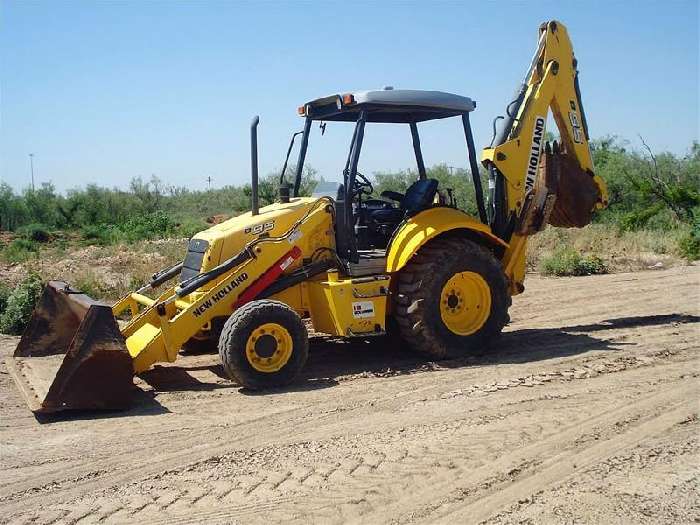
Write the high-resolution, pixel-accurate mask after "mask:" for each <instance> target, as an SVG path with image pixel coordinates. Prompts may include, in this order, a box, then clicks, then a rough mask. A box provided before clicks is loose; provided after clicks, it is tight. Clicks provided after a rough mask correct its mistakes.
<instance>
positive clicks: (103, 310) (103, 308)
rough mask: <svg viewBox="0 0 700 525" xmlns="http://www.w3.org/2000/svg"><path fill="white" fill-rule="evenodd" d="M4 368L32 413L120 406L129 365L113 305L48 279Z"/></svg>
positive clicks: (129, 381)
mask: <svg viewBox="0 0 700 525" xmlns="http://www.w3.org/2000/svg"><path fill="white" fill-rule="evenodd" d="M7 366H8V369H9V371H10V373H11V374H12V376H13V378H14V380H15V382H16V383H17V385H18V387H19V389H20V391H21V392H22V394H23V396H24V397H25V399H26V401H27V404H28V405H29V407H30V409H31V410H32V411H33V412H36V413H47V412H58V411H61V410H91V409H121V408H127V407H128V406H129V405H130V403H131V397H132V394H133V389H134V385H133V367H132V362H131V357H130V355H129V352H128V351H127V349H126V345H125V343H124V337H123V336H122V334H121V332H120V331H119V326H118V325H117V322H116V320H115V319H114V316H113V315H112V308H111V307H110V306H109V305H107V304H105V303H101V302H99V301H95V300H94V299H92V298H90V297H89V296H87V295H85V294H82V293H80V292H79V291H77V290H74V289H71V288H70V286H69V285H68V284H66V283H64V282H61V281H50V282H49V283H48V284H47V286H46V287H45V288H44V291H43V293H42V296H41V298H40V299H39V302H38V304H37V306H36V308H35V309H34V312H33V313H32V318H31V320H30V322H29V326H28V327H27V329H26V330H25V331H24V334H23V335H22V339H21V340H20V342H19V344H18V345H17V348H16V350H15V353H14V356H13V357H11V358H9V359H8V361H7Z"/></svg>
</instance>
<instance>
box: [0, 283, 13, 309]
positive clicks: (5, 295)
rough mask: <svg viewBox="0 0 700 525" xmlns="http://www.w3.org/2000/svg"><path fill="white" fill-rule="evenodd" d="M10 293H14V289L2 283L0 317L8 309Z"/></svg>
mask: <svg viewBox="0 0 700 525" xmlns="http://www.w3.org/2000/svg"><path fill="white" fill-rule="evenodd" d="M10 293H12V289H11V288H10V287H9V286H8V285H6V284H5V283H0V315H2V313H3V312H4V311H5V308H6V307H7V299H8V297H10Z"/></svg>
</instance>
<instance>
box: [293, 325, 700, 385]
mask: <svg viewBox="0 0 700 525" xmlns="http://www.w3.org/2000/svg"><path fill="white" fill-rule="evenodd" d="M697 322H700V317H699V316H695V315H687V314H667V315H650V316H636V317H620V318H614V319H608V320H605V321H601V322H600V323H595V324H589V325H575V326H567V327H561V328H525V329H519V330H513V331H506V332H504V333H503V335H502V337H501V338H500V339H499V342H498V346H497V347H496V348H491V349H489V350H486V351H484V352H482V353H479V354H472V355H469V356H464V357H460V358H454V359H446V360H442V361H439V362H433V361H430V360H427V359H426V358H423V357H421V356H418V355H416V354H414V353H412V352H411V351H409V350H408V349H407V348H406V346H405V343H403V342H401V341H396V340H393V339H391V338H389V337H383V338H373V339H360V340H342V339H339V338H336V337H327V336H319V337H314V338H312V340H311V350H310V353H309V361H308V362H307V365H306V369H305V371H304V373H303V376H302V381H303V382H308V381H319V380H325V381H331V382H337V381H338V380H339V379H342V378H343V377H344V376H356V375H361V376H367V377H383V376H395V375H403V374H412V373H415V372H419V371H430V370H436V369H440V368H442V369H445V368H462V367H469V366H486V365H494V364H517V363H527V362H535V361H544V360H548V359H555V358H560V357H570V356H574V355H578V354H582V353H585V352H589V351H615V350H616V348H615V347H619V346H621V345H627V344H631V345H633V344H634V343H622V342H616V343H615V347H613V346H611V345H610V344H609V341H608V340H606V339H605V338H604V337H595V336H593V335H591V332H592V333H596V334H597V333H600V332H604V331H606V330H615V329H622V328H634V327H643V326H654V325H664V324H677V323H697ZM582 332H586V333H582Z"/></svg>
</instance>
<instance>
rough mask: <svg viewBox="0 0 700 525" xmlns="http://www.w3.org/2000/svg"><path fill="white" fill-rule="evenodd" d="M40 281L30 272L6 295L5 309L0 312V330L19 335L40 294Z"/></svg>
mask: <svg viewBox="0 0 700 525" xmlns="http://www.w3.org/2000/svg"><path fill="white" fill-rule="evenodd" d="M41 289H42V282H41V278H40V277H39V276H38V275H37V274H30V275H29V276H28V277H27V278H26V279H25V280H24V281H22V282H21V283H20V284H19V286H17V287H16V288H14V289H13V290H12V292H11V293H10V294H9V296H8V297H7V304H6V305H5V309H4V311H3V312H2V314H0V332H2V333H4V334H10V335H19V334H21V333H22V331H23V330H24V328H25V327H26V326H27V323H29V319H30V318H31V316H32V310H33V309H34V305H35V304H36V301H37V299H39V296H40V295H41Z"/></svg>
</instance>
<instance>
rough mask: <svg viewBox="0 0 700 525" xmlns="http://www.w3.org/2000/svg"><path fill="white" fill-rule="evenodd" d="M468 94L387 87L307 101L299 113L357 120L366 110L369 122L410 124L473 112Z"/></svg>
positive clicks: (323, 117) (473, 105)
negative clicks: (465, 95)
mask: <svg viewBox="0 0 700 525" xmlns="http://www.w3.org/2000/svg"><path fill="white" fill-rule="evenodd" d="M475 108H476V102H474V101H473V100H472V99H470V98H469V97H463V96H461V95H454V94H452V93H445V92H443V91H421V90H416V89H393V88H384V89H381V90H373V91H356V92H352V93H344V94H342V95H330V96H328V97H323V98H317V99H316V100H312V101H311V102H307V103H306V104H304V105H303V106H301V107H300V108H299V114H300V115H302V116H307V117H309V118H311V119H312V120H326V121H344V122H354V121H356V120H357V119H358V117H359V114H360V111H362V110H363V109H364V110H366V111H367V122H391V123H410V122H422V121H425V120H434V119H441V118H447V117H454V116H458V115H462V114H464V113H468V112H470V111H474V109H475Z"/></svg>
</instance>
